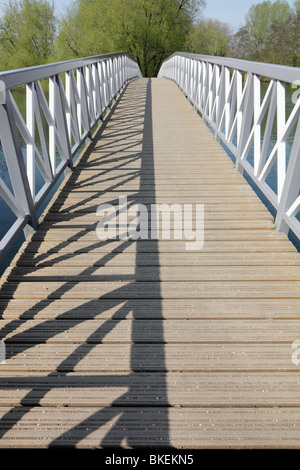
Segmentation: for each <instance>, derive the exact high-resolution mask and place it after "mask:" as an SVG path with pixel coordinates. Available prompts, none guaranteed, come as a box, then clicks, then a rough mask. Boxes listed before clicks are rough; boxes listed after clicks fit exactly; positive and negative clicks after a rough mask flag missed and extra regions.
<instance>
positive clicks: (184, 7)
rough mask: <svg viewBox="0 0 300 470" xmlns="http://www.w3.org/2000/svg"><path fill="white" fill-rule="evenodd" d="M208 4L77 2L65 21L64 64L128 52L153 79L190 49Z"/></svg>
mask: <svg viewBox="0 0 300 470" xmlns="http://www.w3.org/2000/svg"><path fill="white" fill-rule="evenodd" d="M202 6H204V1H203V0H155V1H154V0H109V1H108V0H77V1H76V2H75V3H74V4H73V5H72V6H71V8H70V9H69V11H68V13H67V15H66V16H65V18H64V19H63V20H62V21H61V24H60V29H59V35H58V38H57V43H56V48H55V51H56V57H57V58H59V59H60V60H62V59H68V58H70V57H82V56H87V55H95V54H101V53H106V52H116V51H125V52H127V53H128V54H130V55H131V56H132V57H133V58H134V59H135V60H137V62H138V63H139V65H140V68H141V71H142V73H143V75H145V76H153V75H156V73H157V72H158V70H159V67H160V64H161V62H162V60H164V59H165V58H166V57H167V56H168V55H170V54H171V53H172V52H174V51H176V50H180V49H183V48H184V45H185V41H186V37H187V35H188V34H189V32H190V30H191V28H192V25H193V21H194V19H195V17H196V15H197V13H198V11H199V9H200V8H201V7H202Z"/></svg>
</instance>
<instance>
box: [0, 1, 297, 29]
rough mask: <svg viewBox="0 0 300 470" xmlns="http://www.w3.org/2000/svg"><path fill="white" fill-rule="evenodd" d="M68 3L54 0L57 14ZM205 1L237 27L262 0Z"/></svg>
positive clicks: (209, 12) (208, 13)
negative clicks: (250, 9)
mask: <svg viewBox="0 0 300 470" xmlns="http://www.w3.org/2000/svg"><path fill="white" fill-rule="evenodd" d="M6 3H8V0H0V11H1V9H2V7H3V5H5V4H6ZM70 3H72V1H71V0H54V4H55V7H56V11H57V14H58V15H59V13H63V11H64V8H65V6H67V5H69V4H70ZM206 3H207V6H206V8H205V10H204V16H205V17H206V18H215V19H217V20H219V21H222V22H224V23H229V24H230V25H231V26H232V27H233V28H235V29H238V27H239V26H242V25H243V24H244V21H245V15H246V13H247V12H248V11H249V8H250V7H251V5H254V4H257V3H262V0H257V1H256V0H206ZM288 3H289V4H290V5H291V6H293V4H294V0H288Z"/></svg>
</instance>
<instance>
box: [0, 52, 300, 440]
mask: <svg viewBox="0 0 300 470" xmlns="http://www.w3.org/2000/svg"><path fill="white" fill-rule="evenodd" d="M299 79H300V70H299V69H295V68H290V67H282V66H275V65H271V64H259V63H254V62H246V61H240V60H234V59H229V58H218V57H207V56H198V55H189V54H184V53H175V54H173V55H172V56H171V57H170V58H169V59H167V60H166V61H165V62H164V63H163V64H162V67H161V69H160V72H159V75H158V77H157V78H143V77H141V73H140V70H139V67H138V65H137V63H136V62H134V61H133V60H132V59H131V58H130V57H128V56H127V55H126V54H110V55H106V56H99V57H91V58H85V59H78V60H73V61H69V62H61V63H57V64H51V65H45V66H41V67H35V68H32V69H24V70H16V71H11V72H6V73H2V74H0V84H1V87H0V101H1V104H0V138H1V152H2V153H1V158H2V164H3V168H4V169H5V170H7V171H6V173H5V175H6V176H5V177H4V176H3V174H4V173H2V176H1V179H0V195H1V197H2V199H3V201H4V202H5V205H6V206H7V207H8V208H9V210H10V212H11V213H13V214H14V221H13V223H12V224H11V225H10V227H9V228H8V229H7V230H6V231H5V233H3V238H2V241H1V259H2V261H3V262H5V260H7V257H8V256H9V255H10V250H11V249H12V247H13V246H15V245H14V244H15V242H16V240H18V239H19V237H20V235H22V233H24V234H25V236H26V239H25V241H24V242H23V244H22V245H21V247H20V249H19V250H18V251H17V253H16V254H15V255H14V257H13V259H12V260H11V261H10V262H9V265H8V267H7V268H6V269H5V271H4V273H3V275H2V278H1V286H0V306H1V319H0V340H1V342H0V346H1V347H0V354H1V357H0V447H1V448H28V447H29V448H48V447H59V446H63V447H66V446H71V447H78V448H79V447H81V448H95V447H99V448H105V447H108V446H109V447H114V446H116V447H124V448H137V447H156V448H157V447H160V446H162V447H168V446H169V447H173V448H178V449H198V448H206V449H209V448H300V408H299V403H300V385H299V373H300V369H299V367H300V257H299V237H300V222H299V220H300V218H299V210H300V196H299V190H300V119H299V116H300V98H299V93H298V91H297V88H295V89H292V90H293V94H292V96H291V100H290V101H288V99H287V90H289V89H290V87H291V86H292V85H293V84H295V83H297V80H299ZM20 86H22V87H23V91H24V89H25V88H26V109H25V110H24V109H20V107H19V106H18V105H17V102H18V101H17V99H16V95H15V89H16V88H18V87H20ZM3 171H4V170H3ZM43 204H44V205H45V204H46V207H45V208H44V206H43ZM3 217H4V219H5V215H3ZM4 219H3V220H4ZM4 222H5V220H4ZM4 222H3V225H4ZM297 247H298V249H297Z"/></svg>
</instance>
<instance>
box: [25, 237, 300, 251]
mask: <svg viewBox="0 0 300 470" xmlns="http://www.w3.org/2000/svg"><path fill="white" fill-rule="evenodd" d="M76 238H77V239H76ZM286 251H287V252H291V253H295V252H296V250H295V247H294V246H293V245H292V244H291V243H290V242H289V241H288V240H287V239H286V238H285V237H282V238H281V239H279V240H278V239H276V238H275V237H274V238H273V239H269V240H262V239H258V240H257V239H250V240H240V239H235V240H222V243H220V241H218V240H210V241H209V242H208V241H205V243H204V246H203V248H202V249H201V253H215V254H218V253H224V252H230V253H233V252H242V253H244V252H248V253H266V252H273V253H276V252H286ZM24 252H25V253H35V254H36V253H45V254H49V253H73V254H77V253H136V252H137V244H136V243H134V242H132V240H116V241H114V240H113V241H109V242H101V241H100V240H98V239H97V238H96V237H95V239H94V240H89V243H86V241H83V240H82V234H81V232H79V233H78V234H77V237H76V236H74V237H73V239H72V240H69V241H66V240H57V241H55V240H53V241H47V242H46V241H44V240H40V241H32V242H31V243H30V244H25V245H24ZM138 252H139V254H140V253H162V252H164V253H187V251H186V249H185V245H184V243H182V241H176V240H158V241H155V240H140V241H139V244H138Z"/></svg>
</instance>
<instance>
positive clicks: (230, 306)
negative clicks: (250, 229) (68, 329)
mask: <svg viewBox="0 0 300 470" xmlns="http://www.w3.org/2000/svg"><path fill="white" fill-rule="evenodd" d="M150 306H151V308H149V299H141V298H140V299H126V300H124V301H120V300H114V299H112V300H109V299H94V300H93V301H90V302H88V303H87V302H85V301H82V299H44V300H38V301H36V300H35V299H31V298H30V299H18V298H16V299H2V298H1V299H0V309H1V312H3V313H2V317H1V318H2V319H4V320H6V319H7V320H15V319H19V318H20V319H22V320H28V319H36V320H44V319H45V320H53V319H55V318H57V319H65V320H71V319H77V320H88V319H93V318H99V319H110V318H112V317H113V318H114V319H123V318H124V316H125V315H127V317H128V318H132V316H134V318H136V319H137V320H140V319H152V318H154V319H160V320H163V319H189V320H191V319H209V320H214V321H217V322H218V321H219V320H221V319H241V318H243V319H248V320H250V319H251V320H253V321H257V320H261V319H266V318H269V319H284V320H288V319H298V318H300V302H299V299H275V298H271V299H270V298H268V299H258V298H255V299H241V298H238V299H197V301H195V299H177V298H176V299H151V303H150Z"/></svg>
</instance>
